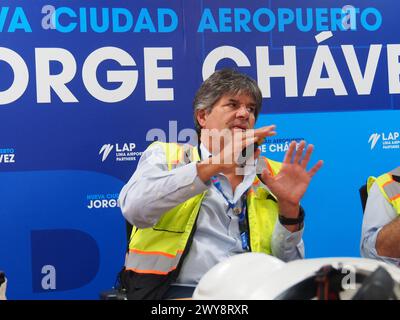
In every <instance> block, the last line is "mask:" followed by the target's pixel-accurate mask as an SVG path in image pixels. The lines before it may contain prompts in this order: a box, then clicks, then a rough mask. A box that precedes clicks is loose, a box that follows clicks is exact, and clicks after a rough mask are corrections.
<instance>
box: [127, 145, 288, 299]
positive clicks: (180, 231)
mask: <svg viewBox="0 0 400 320" xmlns="http://www.w3.org/2000/svg"><path fill="white" fill-rule="evenodd" d="M155 143H157V144H161V146H162V148H163V149H164V152H165V155H166V160H167V164H168V170H172V169H174V168H176V167H179V166H182V165H185V164H187V163H189V162H191V161H199V160H200V156H199V154H198V149H197V148H195V147H193V146H191V145H187V144H186V145H182V144H177V143H162V142H155ZM150 147H151V146H150ZM260 160H261V161H265V167H267V168H268V170H269V171H270V173H271V174H272V175H276V174H277V173H278V172H279V170H280V168H281V163H279V162H276V161H272V160H269V159H267V158H265V157H263V159H262V158H260V159H259V161H260ZM206 193H207V191H205V192H203V193H201V194H198V195H196V196H194V197H192V198H190V199H188V200H186V201H185V202H184V203H181V204H180V205H178V206H176V207H175V208H173V209H171V210H169V211H167V212H165V213H164V214H163V215H162V216H161V218H160V219H159V221H158V222H157V223H156V224H155V225H154V226H153V227H151V228H144V229H139V228H136V227H133V229H132V233H131V238H130V243H129V252H128V255H127V258H126V261H125V270H126V271H131V272H130V273H129V274H130V275H129V281H128V282H129V283H128V288H127V293H128V294H127V296H128V299H161V298H162V296H163V294H164V293H165V292H166V290H167V289H168V287H169V285H170V283H172V282H173V281H175V280H176V278H177V276H178V274H179V271H180V267H181V265H182V263H183V261H184V258H185V256H186V254H187V253H188V251H189V249H190V246H191V243H192V239H193V236H194V233H195V229H196V221H197V217H198V213H199V210H200V207H201V203H202V201H203V199H204V197H205V195H206ZM247 208H248V209H247V214H248V224H249V236H250V249H251V251H253V252H263V253H266V254H271V238H272V234H273V230H274V227H275V223H276V220H277V218H278V205H277V201H276V199H275V197H274V196H273V195H272V194H271V193H270V192H269V191H268V190H267V189H266V188H265V187H264V186H263V184H262V183H261V181H260V180H259V179H258V177H257V176H256V178H255V179H254V182H253V184H252V186H251V188H250V189H249V191H248V195H247Z"/></svg>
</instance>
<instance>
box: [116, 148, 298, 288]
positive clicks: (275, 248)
mask: <svg viewBox="0 0 400 320" xmlns="http://www.w3.org/2000/svg"><path fill="white" fill-rule="evenodd" d="M200 150H201V155H202V159H206V158H208V157H209V155H210V153H209V152H208V150H207V149H206V148H205V147H204V145H203V144H201V145H200ZM255 174H256V172H255V167H250V170H249V172H247V174H246V175H245V176H244V179H243V181H242V182H241V183H240V184H239V185H238V186H237V187H236V189H235V192H234V193H233V192H232V187H231V185H230V183H229V180H228V179H227V178H226V177H225V176H224V175H223V174H218V178H219V180H220V183H221V187H222V190H223V192H224V194H225V195H226V196H227V197H228V199H229V200H230V202H233V203H235V204H236V206H241V197H242V195H243V193H244V192H246V190H247V189H248V188H249V187H250V186H251V184H252V183H253V180H254V178H255ZM206 190H208V192H207V193H206V195H205V197H204V199H203V202H202V204H201V208H200V211H199V216H198V220H197V225H196V232H195V234H194V237H193V243H192V246H191V248H190V251H189V253H188V255H187V257H186V258H185V260H184V263H183V265H182V269H181V272H180V274H179V276H178V279H177V281H176V283H175V284H176V285H185V286H196V285H197V283H198V282H199V280H200V278H201V277H202V276H203V275H204V274H205V273H206V272H207V271H208V270H209V269H211V268H212V267H213V266H214V265H216V264H217V263H219V262H221V261H223V260H224V259H226V258H228V257H230V256H233V255H236V254H238V253H243V252H244V250H243V249H242V242H241V238H240V232H239V220H238V216H236V215H235V214H233V212H232V209H229V206H228V203H227V201H226V200H225V199H224V197H223V196H222V195H221V193H220V192H219V191H218V189H217V188H216V187H215V186H214V185H213V184H212V183H210V182H208V183H204V182H203V181H202V180H201V179H200V178H199V177H198V175H197V166H196V163H195V162H192V163H189V164H187V165H184V166H181V167H178V168H176V169H173V170H171V171H168V167H167V165H166V157H165V154H164V150H163V148H162V147H161V146H160V145H157V144H155V145H153V146H152V147H151V148H148V149H147V150H146V151H145V152H144V153H143V155H142V157H141V158H140V161H139V163H138V167H137V170H136V171H135V173H134V174H133V176H132V177H131V179H130V180H129V181H128V183H127V184H126V185H125V186H124V187H123V189H122V191H121V193H120V197H119V202H120V206H121V210H122V213H123V215H124V217H125V219H127V220H128V221H129V222H130V223H131V224H133V225H135V226H137V227H139V228H148V227H151V226H153V225H155V224H156V223H157V221H158V220H159V218H160V217H161V215H162V214H163V213H164V212H166V211H168V210H170V209H172V208H174V207H175V206H177V205H178V204H180V203H182V202H184V201H186V200H187V199H189V198H191V197H193V196H195V195H197V194H199V193H202V192H204V191H206ZM303 230H304V229H302V230H300V231H297V232H293V233H292V232H290V231H288V230H287V229H286V228H285V227H284V226H282V225H281V224H280V222H279V221H277V223H276V225H275V229H274V232H273V235H272V240H271V247H272V254H273V255H274V256H276V257H278V258H280V259H281V260H284V261H290V260H294V259H301V258H303V257H304V243H303V240H302V234H303Z"/></svg>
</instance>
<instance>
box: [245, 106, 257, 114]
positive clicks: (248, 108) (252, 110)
mask: <svg viewBox="0 0 400 320" xmlns="http://www.w3.org/2000/svg"><path fill="white" fill-rule="evenodd" d="M247 110H248V111H249V112H251V113H254V112H255V111H256V108H255V107H247Z"/></svg>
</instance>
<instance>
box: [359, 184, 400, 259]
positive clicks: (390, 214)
mask: <svg viewBox="0 0 400 320" xmlns="http://www.w3.org/2000/svg"><path fill="white" fill-rule="evenodd" d="M396 217H397V213H396V211H395V210H394V208H393V207H392V206H391V205H390V203H389V202H388V201H387V200H386V199H385V197H384V196H383V194H382V192H381V191H380V189H379V187H378V185H377V184H376V183H374V184H373V185H372V187H371V189H370V191H369V193H368V199H367V204H366V206H365V212H364V217H363V224H362V234H361V255H362V256H363V257H365V258H370V259H378V260H382V261H385V262H387V263H392V264H394V265H396V266H400V258H391V257H384V256H380V255H378V252H377V251H376V238H377V236H378V233H379V231H381V229H382V228H383V227H384V226H385V225H387V224H388V223H390V222H392V221H393V220H394V219H396Z"/></svg>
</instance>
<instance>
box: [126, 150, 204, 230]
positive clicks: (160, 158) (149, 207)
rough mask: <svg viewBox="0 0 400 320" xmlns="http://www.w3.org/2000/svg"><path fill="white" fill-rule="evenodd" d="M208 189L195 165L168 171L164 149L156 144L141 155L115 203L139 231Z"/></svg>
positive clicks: (190, 164) (191, 164) (194, 163)
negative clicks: (117, 203) (117, 201)
mask: <svg viewBox="0 0 400 320" xmlns="http://www.w3.org/2000/svg"><path fill="white" fill-rule="evenodd" d="M207 188H208V185H207V184H205V183H204V182H203V181H202V180H201V179H200V178H199V177H198V175H197V166H196V162H192V163H189V164H187V165H183V166H181V167H178V168H175V169H172V170H170V171H168V165H167V161H166V156H165V153H164V150H163V148H162V147H161V146H159V145H157V144H156V145H154V146H152V147H150V148H148V149H147V150H146V151H145V152H144V153H143V154H142V156H141V158H140V160H139V163H138V166H137V169H136V171H135V173H134V174H133V175H132V177H131V178H130V180H129V181H128V183H127V184H126V185H125V186H124V187H123V188H122V190H121V192H120V195H119V199H118V200H119V205H120V207H121V210H122V213H123V215H124V217H125V219H126V220H127V221H129V222H130V223H131V224H132V225H135V226H136V227H138V228H148V227H151V226H153V225H155V224H156V223H157V221H158V220H159V219H160V217H161V216H162V214H163V213H165V212H166V211H168V210H170V209H172V208H174V207H176V206H177V205H178V204H180V203H182V202H184V201H186V200H187V199H189V198H191V197H194V196H195V195H197V194H199V193H201V192H203V191H205V190H206V189H207Z"/></svg>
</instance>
